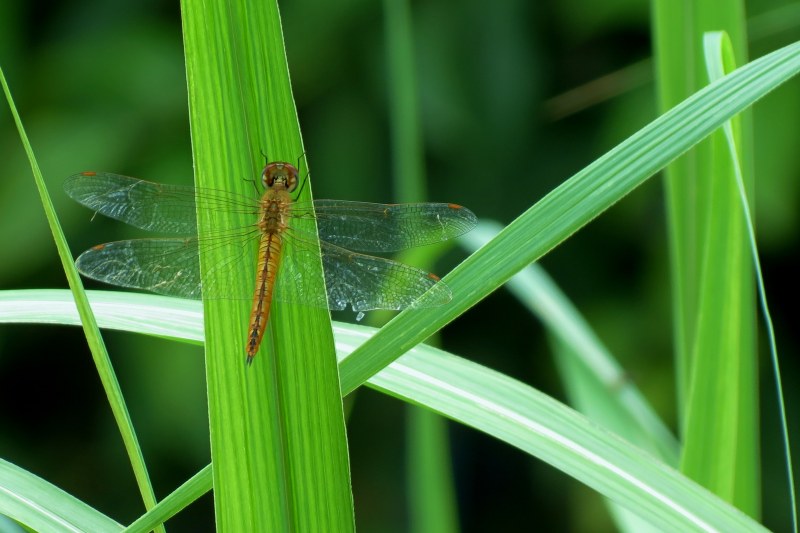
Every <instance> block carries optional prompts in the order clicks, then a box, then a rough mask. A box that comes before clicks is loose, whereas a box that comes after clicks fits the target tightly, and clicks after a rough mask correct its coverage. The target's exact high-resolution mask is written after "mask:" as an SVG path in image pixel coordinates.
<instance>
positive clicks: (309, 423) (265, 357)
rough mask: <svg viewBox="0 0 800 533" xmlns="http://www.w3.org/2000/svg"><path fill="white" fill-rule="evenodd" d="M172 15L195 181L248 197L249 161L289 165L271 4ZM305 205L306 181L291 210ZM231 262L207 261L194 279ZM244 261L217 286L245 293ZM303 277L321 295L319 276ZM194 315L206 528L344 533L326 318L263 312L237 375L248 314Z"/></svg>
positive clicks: (211, 308)
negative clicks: (180, 29) (203, 398)
mask: <svg viewBox="0 0 800 533" xmlns="http://www.w3.org/2000/svg"><path fill="white" fill-rule="evenodd" d="M182 13H183V23H184V45H185V50H186V61H187V65H186V69H187V81H188V84H189V102H190V118H191V123H192V143H193V151H194V156H195V168H196V175H195V181H196V183H197V184H198V185H199V186H202V187H209V188H213V189H219V190H227V191H233V192H237V193H240V194H245V195H252V194H253V184H252V183H249V182H247V181H245V180H252V179H255V178H258V177H259V175H260V171H261V169H262V167H263V163H264V162H263V159H262V155H261V152H262V150H263V151H264V152H265V153H267V154H268V155H269V158H270V159H272V160H284V161H297V160H298V158H300V157H301V156H302V155H303V148H302V143H301V139H300V132H299V126H298V122H297V115H296V111H295V108H294V102H293V99H292V95H291V87H290V83H289V74H288V67H287V64H286V56H285V52H284V47H283V36H282V33H281V24H280V18H279V14H278V8H277V5H276V3H275V2H274V1H273V2H259V1H255V0H238V1H234V2H229V3H226V4H224V5H223V4H220V3H214V2H211V3H200V2H191V1H188V0H185V1H184V2H182ZM304 166H305V165H304ZM301 171H302V172H303V174H304V176H305V175H306V172H305V169H304V168H301ZM310 193H311V187H310V185H309V184H308V183H306V184H305V186H304V187H303V189H302V196H303V197H302V198H301V199H302V200H308V199H309V198H310ZM198 215H199V226H200V228H201V232H200V234H201V237H202V235H203V234H204V232H205V231H213V228H214V227H218V226H217V224H218V223H220V224H223V225H224V226H225V227H236V226H242V225H245V224H252V223H253V221H252V220H247V219H246V218H243V219H241V220H231V219H226V218H227V217H222V216H221V217H220V218H219V219H214V220H212V219H211V218H210V217H211V215H209V214H207V213H205V212H203V211H202V210H201V211H200V212H199V213H198ZM229 216H231V217H233V216H235V215H233V214H231V215H229ZM311 229H313V228H311ZM236 252H237V250H232V249H231V248H230V247H227V248H226V247H220V248H218V249H215V250H211V251H208V253H206V254H204V255H201V257H200V262H201V268H203V269H209V266H210V265H214V264H217V263H218V262H224V261H226V260H228V259H229V254H230V253H236ZM239 253H240V252H239ZM285 253H291V250H285ZM252 254H253V265H252V266H250V267H249V268H248V271H247V272H243V273H242V276H241V278H239V279H231V280H224V281H225V283H229V284H231V285H232V286H233V285H238V286H240V290H245V289H247V288H251V287H253V286H254V281H253V280H254V279H255V275H254V271H255V258H256V255H255V254H256V250H255V248H253V250H252ZM316 268H317V271H318V272H319V284H320V290H324V288H323V287H322V276H321V265H319V263H318V264H317V265H316ZM204 304H205V319H206V339H207V343H206V372H207V381H208V398H209V413H210V423H211V450H212V463H213V465H214V497H215V509H216V519H217V527H218V529H220V530H232V531H275V530H285V529H294V530H299V531H307V530H323V531H347V530H351V529H352V528H353V510H352V494H351V492H350V479H349V463H348V456H347V447H346V436H345V428H344V419H343V414H342V404H341V397H340V392H339V385H338V379H337V378H338V376H337V368H336V359H335V357H334V350H333V336H332V333H331V329H330V319H329V317H328V314H327V312H325V311H324V310H321V309H312V308H309V307H292V306H285V305H284V306H279V305H274V306H273V310H272V314H271V317H270V324H269V327H268V329H267V333H266V335H265V338H264V339H265V340H264V343H263V344H262V349H261V351H260V355H259V356H258V357H256V359H255V361H254V363H253V365H252V367H250V368H245V364H244V360H245V347H244V345H245V338H246V329H247V323H248V315H249V305H248V304H247V303H245V302H238V301H234V300H228V301H224V300H217V301H206V302H205V303H204Z"/></svg>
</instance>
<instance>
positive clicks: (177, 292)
mask: <svg viewBox="0 0 800 533" xmlns="http://www.w3.org/2000/svg"><path fill="white" fill-rule="evenodd" d="M75 265H76V266H77V267H78V270H79V271H80V273H81V274H83V275H84V276H86V277H88V278H92V279H95V280H98V281H102V282H104V283H110V284H111V285H117V286H120V287H129V288H134V289H143V290H146V291H151V292H155V293H157V294H165V295H168V296H178V297H181V298H191V299H194V300H199V299H200V298H201V296H202V290H201V282H200V263H199V261H198V255H197V239H137V240H130V241H117V242H110V243H106V244H99V245H97V246H95V247H93V248H90V249H89V250H86V251H85V252H83V253H82V254H81V255H80V257H78V260H77V261H76V262H75Z"/></svg>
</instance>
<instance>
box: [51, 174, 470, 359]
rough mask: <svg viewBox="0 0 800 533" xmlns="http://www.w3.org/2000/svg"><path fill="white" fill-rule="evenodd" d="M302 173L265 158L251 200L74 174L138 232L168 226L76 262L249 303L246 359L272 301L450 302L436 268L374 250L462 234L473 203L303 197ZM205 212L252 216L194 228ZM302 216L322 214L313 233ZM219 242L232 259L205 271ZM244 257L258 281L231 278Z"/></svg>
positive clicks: (362, 305) (94, 198) (84, 198)
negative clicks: (317, 269)
mask: <svg viewBox="0 0 800 533" xmlns="http://www.w3.org/2000/svg"><path fill="white" fill-rule="evenodd" d="M299 176H300V174H299V171H298V169H297V167H296V166H294V165H292V164H291V163H287V162H283V161H274V162H268V163H267V164H266V166H265V167H264V169H263V171H262V173H261V185H262V187H263V193H259V194H260V197H250V196H245V195H239V194H235V193H231V192H226V191H221V190H214V189H203V188H195V187H192V186H183V185H167V184H160V183H154V182H150V181H145V180H140V179H136V178H131V177H127V176H122V175H119V174H112V173H107V172H82V173H79V174H74V175H72V176H70V177H69V178H67V180H66V181H65V184H64V189H65V191H66V193H67V194H68V195H69V196H70V197H71V198H73V199H74V200H76V201H77V202H79V203H81V204H83V205H84V206H86V207H88V208H89V209H91V210H93V211H95V213H100V214H102V215H105V216H107V217H110V218H113V219H116V220H120V221H122V222H125V223H127V224H129V225H132V226H135V227H137V228H139V229H143V230H146V231H152V232H157V233H163V234H166V236H163V237H156V238H144V239H132V240H123V241H116V242H110V243H105V244H99V245H97V246H94V247H92V248H90V249H89V250H87V251H85V252H83V253H82V254H81V255H80V256H79V257H78V259H77V260H76V266H77V268H78V271H79V272H80V273H81V274H83V275H84V276H86V277H88V278H91V279H94V280H97V281H101V282H104V283H108V284H111V285H116V286H120V287H126V288H133V289H143V290H146V291H150V292H154V293H157V294H163V295H167V296H176V297H181V298H190V299H197V300H199V299H202V298H206V299H237V300H242V299H243V300H249V301H252V304H251V311H250V320H249V324H248V331H247V340H246V363H247V364H248V365H249V364H251V363H252V361H253V358H254V357H255V356H256V353H257V352H258V350H259V347H260V345H261V341H262V339H263V336H264V331H265V329H266V325H267V322H268V320H269V316H270V309H271V304H272V302H273V301H280V302H287V303H292V304H303V305H311V306H315V307H323V308H328V309H332V310H345V309H347V307H348V306H349V307H350V308H352V310H353V311H354V312H357V313H358V316H359V318H360V317H361V316H363V312H364V311H370V310H374V309H388V310H401V309H405V308H422V307H430V306H439V305H444V304H447V303H448V302H449V301H450V300H451V298H452V293H451V291H450V289H449V288H448V287H447V285H445V284H444V282H442V281H441V280H440V279H439V278H438V277H437V276H435V275H434V274H431V273H429V272H426V271H424V270H422V269H419V268H416V267H412V266H409V265H406V264H403V263H400V262H397V261H394V260H392V259H389V258H385V257H379V256H375V255H372V254H387V253H391V252H396V251H399V250H403V249H406V248H410V247H416V246H423V245H428V244H433V243H438V242H442V241H446V240H448V239H452V238H454V237H457V236H459V235H462V234H464V233H466V232H468V231H470V230H471V229H472V228H473V227H474V226H475V224H476V222H477V219H476V217H475V215H474V214H473V213H472V211H470V210H469V209H467V208H465V207H462V206H460V205H457V204H449V203H411V204H377V203H366V202H355V201H346V200H314V201H310V202H299V201H295V200H294V198H293V193H295V191H297V187H298V184H299V182H300V179H299ZM298 192H299V191H298ZM198 211H206V212H208V214H209V216H210V220H212V221H213V220H214V217H213V215H215V214H217V215H218V214H220V213H223V212H225V213H231V214H235V215H246V216H247V217H248V220H249V221H248V222H247V223H241V222H239V223H229V224H231V225H228V226H225V225H224V224H220V225H219V226H218V227H213V228H211V230H210V231H209V232H206V233H204V235H203V236H202V237H198V234H197V233H198V232H197V216H198ZM217 219H219V220H242V216H233V217H217ZM306 221H313V222H315V223H316V233H317V234H316V235H315V234H314V232H313V225H311V224H309V223H307V222H306ZM233 224H237V225H233ZM309 228H311V229H309ZM317 237H318V238H317ZM219 247H222V248H223V249H224V250H225V251H226V252H228V258H227V259H226V260H224V261H221V262H218V263H217V264H213V265H208V266H206V268H205V270H204V271H202V273H201V269H200V259H199V257H200V254H201V252H202V251H204V250H209V249H215V248H219ZM254 249H257V253H256V252H255V251H254ZM284 252H285V253H284ZM320 258H321V260H322V267H323V273H324V278H325V287H326V290H325V291H323V290H321V287H320V284H319V282H318V281H317V282H314V279H315V278H314V269H313V267H312V264H313V262H314V261H315V260H316V261H317V262H318V261H319V259H320ZM246 261H249V262H250V264H251V265H252V264H255V284H254V285H255V286H254V287H253V286H252V285H251V288H250V289H248V290H247V291H246V292H238V291H237V289H236V288H235V287H234V285H235V284H233V283H231V282H230V280H231V279H236V278H238V277H240V276H242V275H243V273H246V272H248V268H250V267H248V265H247V264H246V263H243V262H246ZM204 266H205V265H204Z"/></svg>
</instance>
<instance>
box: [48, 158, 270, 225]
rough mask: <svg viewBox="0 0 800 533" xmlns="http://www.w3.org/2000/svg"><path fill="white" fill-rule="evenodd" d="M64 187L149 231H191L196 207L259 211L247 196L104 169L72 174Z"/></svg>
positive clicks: (99, 209)
mask: <svg viewBox="0 0 800 533" xmlns="http://www.w3.org/2000/svg"><path fill="white" fill-rule="evenodd" d="M64 190H65V191H66V193H67V194H68V195H69V196H70V197H71V198H72V199H74V200H76V201H77V202H79V203H81V204H83V205H85V206H86V207H88V208H89V209H91V210H93V211H95V212H97V213H101V214H103V215H105V216H107V217H110V218H114V219H116V220H121V221H122V222H125V223H127V224H130V225H132V226H135V227H137V228H141V229H144V230H148V231H156V232H162V233H176V234H184V235H194V234H195V233H197V208H196V205H197V203H198V202H199V203H200V206H201V208H203V209H209V210H217V211H219V210H223V211H227V212H245V213H252V214H253V216H254V217H255V216H256V215H257V213H258V203H257V202H256V201H255V200H253V199H251V198H248V197H245V196H238V195H235V194H231V193H227V192H223V191H215V190H213V189H195V188H194V187H190V186H182V185H165V184H162V183H153V182H151V181H145V180H140V179H136V178H129V177H128V176H121V175H119V174H110V173H107V172H83V173H80V174H74V175H72V176H70V177H68V178H67V179H66V181H65V182H64Z"/></svg>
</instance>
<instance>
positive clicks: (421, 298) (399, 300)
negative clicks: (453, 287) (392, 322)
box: [275, 231, 452, 312]
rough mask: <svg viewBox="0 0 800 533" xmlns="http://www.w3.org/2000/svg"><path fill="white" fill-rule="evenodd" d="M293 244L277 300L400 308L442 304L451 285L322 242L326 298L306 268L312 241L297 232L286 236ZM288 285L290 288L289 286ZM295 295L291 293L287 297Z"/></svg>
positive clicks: (343, 306) (313, 251)
mask: <svg viewBox="0 0 800 533" xmlns="http://www.w3.org/2000/svg"><path fill="white" fill-rule="evenodd" d="M286 240H287V241H288V242H289V245H290V247H291V249H290V250H288V253H287V254H285V257H284V258H283V259H282V261H281V266H280V267H279V270H278V281H277V284H278V286H277V287H276V290H275V299H276V300H278V301H290V302H293V303H304V304H307V305H313V306H318V307H326V306H327V307H328V308H329V309H333V310H337V311H341V310H344V309H347V308H351V309H352V310H353V311H356V312H359V311H370V310H373V309H390V310H400V309H405V308H407V307H414V308H419V307H431V306H438V305H443V304H446V303H447V302H449V301H450V300H451V298H452V294H451V292H450V289H449V288H448V287H447V285H445V284H444V283H443V282H442V281H440V280H439V278H438V277H436V276H435V275H433V274H431V273H429V272H426V271H424V270H421V269H419V268H415V267H412V266H409V265H405V264H403V263H398V262H397V261H393V260H391V259H386V258H381V257H374V256H370V255H364V254H359V253H355V252H351V251H350V250H346V249H344V248H341V247H339V246H334V245H332V244H329V243H326V242H320V252H321V253H322V270H323V272H324V275H325V286H326V289H327V302H326V301H325V299H324V294H323V293H322V292H321V291H320V290H319V289H318V288H317V287H316V286H315V285H314V284H313V282H312V281H310V280H313V273H312V272H311V271H310V270H311V267H310V265H311V264H312V262H311V260H312V259H313V257H312V256H313V255H314V254H319V253H320V252H317V251H316V248H315V247H314V245H313V243H312V242H311V241H310V240H309V239H306V238H303V236H302V235H301V234H299V233H298V232H296V231H290V232H289V233H288V235H287V239H286ZM288 285H291V288H289V287H288ZM289 294H293V295H294V297H287V295H289Z"/></svg>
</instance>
